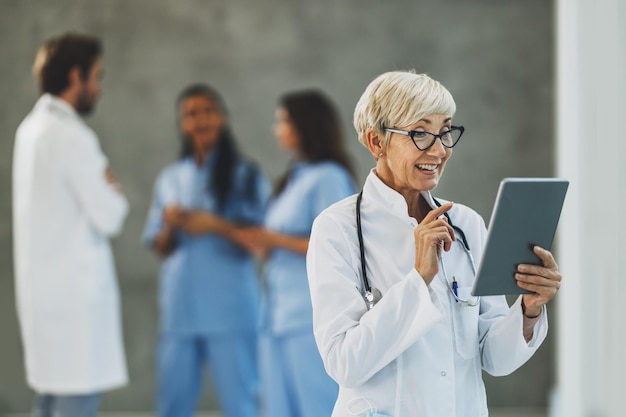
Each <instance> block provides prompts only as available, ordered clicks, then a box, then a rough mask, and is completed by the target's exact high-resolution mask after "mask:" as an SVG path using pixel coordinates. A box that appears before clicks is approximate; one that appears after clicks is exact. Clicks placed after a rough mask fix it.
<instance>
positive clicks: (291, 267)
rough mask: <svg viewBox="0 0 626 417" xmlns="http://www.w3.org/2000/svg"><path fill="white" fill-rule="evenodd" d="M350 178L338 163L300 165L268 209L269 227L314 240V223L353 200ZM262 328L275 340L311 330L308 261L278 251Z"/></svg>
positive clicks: (268, 274) (267, 273) (271, 264)
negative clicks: (337, 205) (324, 213)
mask: <svg viewBox="0 0 626 417" xmlns="http://www.w3.org/2000/svg"><path fill="white" fill-rule="evenodd" d="M354 192H355V188H354V182H353V180H352V177H351V176H350V173H349V172H348V171H347V170H346V169H345V168H343V167H342V166H341V165H339V164H337V163H335V162H318V163H298V164H296V165H295V166H294V167H293V169H292V172H291V175H290V178H289V182H288V183H287V186H286V187H285V189H284V190H283V191H282V192H281V193H280V194H279V195H278V196H276V197H275V198H274V199H273V200H272V201H271V202H270V205H269V208H268V212H267V217H266V220H265V227H266V228H268V229H271V230H274V231H276V232H279V233H282V234H287V235H293V236H302V237H309V236H310V234H311V227H312V226H313V220H315V218H316V217H317V215H318V214H320V213H321V212H322V210H324V209H325V208H326V207H328V206H330V205H331V204H333V203H335V202H337V201H339V200H341V199H343V198H345V197H348V196H349V195H351V194H354ZM263 275H264V278H265V284H266V291H265V295H266V297H265V300H264V308H263V310H264V311H263V327H264V328H265V330H269V331H270V332H272V333H274V334H277V335H279V334H281V333H285V332H288V331H292V330H296V329H301V328H303V327H311V326H312V324H313V312H312V307H311V296H310V293H309V282H308V279H307V273H306V257H305V256H304V255H300V254H298V253H295V252H292V251H289V250H285V249H274V250H273V251H272V253H271V254H270V257H269V258H268V261H267V263H266V264H265V268H264V274H263Z"/></svg>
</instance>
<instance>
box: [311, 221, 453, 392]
mask: <svg viewBox="0 0 626 417" xmlns="http://www.w3.org/2000/svg"><path fill="white" fill-rule="evenodd" d="M355 241H356V236H354V239H351V238H348V236H347V235H346V234H345V233H344V232H343V231H342V230H341V228H340V227H339V226H338V225H337V223H336V222H335V221H334V220H333V219H332V218H331V216H329V215H328V214H327V212H324V213H322V214H321V215H320V216H319V217H318V218H317V219H316V220H315V222H314V224H313V229H312V233H311V239H310V242H309V251H308V253H307V272H308V277H309V285H310V289H311V300H312V304H313V327H314V333H315V339H316V342H317V345H318V348H319V350H320V353H321V356H322V359H323V361H324V366H325V368H326V372H327V373H328V374H329V375H330V376H331V377H332V378H333V379H334V380H335V381H337V382H338V383H339V384H340V385H341V386H344V387H348V388H349V387H354V386H357V385H360V384H362V383H364V382H366V381H367V380H368V379H369V378H371V377H372V376H373V375H374V374H376V373H377V372H378V371H380V370H381V369H382V368H384V367H385V366H386V365H388V364H389V363H391V362H392V361H393V360H394V359H396V358H397V357H398V356H400V355H401V354H402V353H403V352H404V351H405V350H406V349H407V348H408V347H409V346H411V345H412V344H413V343H415V341H416V340H417V339H418V338H419V337H420V336H422V335H423V334H425V333H426V332H427V331H428V330H429V329H430V328H431V327H432V325H433V324H434V323H436V322H437V321H438V320H440V319H442V318H443V316H442V314H441V313H440V312H439V310H438V309H437V308H436V307H435V305H434V304H433V301H432V300H431V294H430V293H429V290H428V287H427V286H426V284H425V282H424V280H423V279H422V278H421V277H420V276H419V275H418V273H417V271H415V270H414V269H413V270H412V271H407V275H406V276H405V277H404V278H403V279H401V280H400V281H399V282H398V283H397V284H395V285H393V286H392V287H391V288H389V289H388V291H386V293H385V295H384V297H383V298H382V299H381V300H380V301H379V302H378V304H376V305H375V306H374V308H373V309H372V310H370V311H367V308H366V305H365V301H364V300H363V297H362V294H361V287H362V283H361V278H360V259H358V258H357V257H358V249H355V245H356V242H355Z"/></svg>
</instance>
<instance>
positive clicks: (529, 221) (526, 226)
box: [472, 178, 569, 296]
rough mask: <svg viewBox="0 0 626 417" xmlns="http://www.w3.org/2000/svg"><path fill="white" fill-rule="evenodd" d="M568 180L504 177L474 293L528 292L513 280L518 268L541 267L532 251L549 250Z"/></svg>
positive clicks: (490, 223)
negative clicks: (519, 266) (529, 265)
mask: <svg viewBox="0 0 626 417" xmlns="http://www.w3.org/2000/svg"><path fill="white" fill-rule="evenodd" d="M568 185H569V181H567V180H564V179H559V178H505V179H504V180H502V182H501V183H500V187H499V189H498V194H497V196H496V202H495V205H494V207H493V212H492V214H491V220H490V222H489V227H488V229H487V230H488V231H487V241H486V243H485V248H484V251H483V256H482V258H481V260H480V261H479V265H478V270H477V273H476V281H475V282H474V288H473V290H472V294H473V295H475V296H477V295H506V294H523V293H527V292H528V291H526V290H524V289H522V288H520V287H518V286H517V281H515V278H514V277H513V276H514V274H515V272H516V271H517V265H519V264H522V263H525V264H535V265H541V260H540V259H539V257H538V256H537V255H535V254H534V253H533V251H532V248H533V246H535V245H539V246H541V247H542V248H545V249H548V250H550V248H551V247H552V241H553V240H554V234H555V232H556V227H557V225H558V222H559V217H560V216H561V209H562V207H563V201H564V200H565V194H566V192H567V187H568Z"/></svg>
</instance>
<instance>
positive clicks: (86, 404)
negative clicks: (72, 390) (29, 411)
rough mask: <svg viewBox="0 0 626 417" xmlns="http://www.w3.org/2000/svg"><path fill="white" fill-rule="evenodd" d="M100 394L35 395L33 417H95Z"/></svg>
mask: <svg viewBox="0 0 626 417" xmlns="http://www.w3.org/2000/svg"><path fill="white" fill-rule="evenodd" d="M99 406H100V394H87V395H53V394H37V396H36V397H35V404H34V407H33V417H96V416H97V415H98V407H99Z"/></svg>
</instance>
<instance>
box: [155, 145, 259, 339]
mask: <svg viewBox="0 0 626 417" xmlns="http://www.w3.org/2000/svg"><path fill="white" fill-rule="evenodd" d="M214 163H215V154H211V155H210V156H209V157H208V158H207V161H206V163H205V164H204V166H198V165H197V164H196V163H195V161H194V160H193V159H192V158H186V159H183V160H180V161H178V162H176V163H174V164H172V165H170V166H168V167H166V168H165V169H164V170H163V171H162V172H161V173H160V175H159V176H158V178H157V180H156V182H155V186H154V192H153V199H152V204H151V206H150V210H149V212H148V218H147V219H146V225H145V229H144V233H143V240H144V242H145V243H146V245H148V246H149V247H152V245H153V241H154V238H155V236H156V235H157V233H158V232H159V230H160V229H161V227H162V224H163V221H162V216H163V209H164V208H165V207H166V206H167V205H170V204H178V205H179V206H181V207H182V208H185V209H196V210H203V211H207V212H212V213H217V214H219V215H220V216H221V217H224V218H226V219H228V220H230V221H233V222H236V223H241V224H246V225H251V224H256V225H259V224H262V222H263V218H264V216H265V208H266V205H267V201H268V198H269V195H270V185H269V182H268V181H267V179H266V178H265V177H264V176H263V175H261V174H260V173H259V172H257V171H256V169H255V168H253V166H252V165H251V164H250V163H247V162H240V163H239V164H238V165H237V167H236V170H235V176H234V184H233V186H234V192H232V193H231V197H230V198H229V199H228V200H227V203H226V205H225V207H224V209H223V211H222V212H219V213H218V210H217V199H216V198H215V196H214V195H213V194H212V193H210V192H208V191H207V184H208V181H209V177H210V173H209V171H210V167H211V166H212V165H213V164H214ZM254 173H256V174H254ZM251 174H253V175H254V188H255V189H256V197H255V198H251V197H250V196H246V195H245V194H244V190H245V187H246V182H247V181H248V178H249V177H250V175H251ZM175 238H176V241H177V246H176V248H175V250H174V252H172V253H171V254H170V255H169V256H168V257H167V258H165V259H164V260H163V263H162V265H161V270H160V276H159V280H160V282H159V306H160V314H161V317H160V328H161V331H162V332H168V333H177V334H187V335H197V334H209V333H216V332H227V331H229V332H230V331H241V330H253V329H256V328H257V326H258V320H259V316H258V312H259V300H260V295H259V285H258V276H257V272H256V271H257V267H256V263H255V260H254V258H253V257H252V256H251V255H250V254H249V253H248V252H247V251H245V250H244V249H243V248H241V247H240V246H238V245H236V244H235V243H233V242H231V241H230V240H228V239H226V238H224V237H222V236H220V235H217V234H213V233H211V234H204V235H200V236H192V235H189V234H187V233H185V232H183V231H179V232H177V234H176V237H175Z"/></svg>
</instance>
